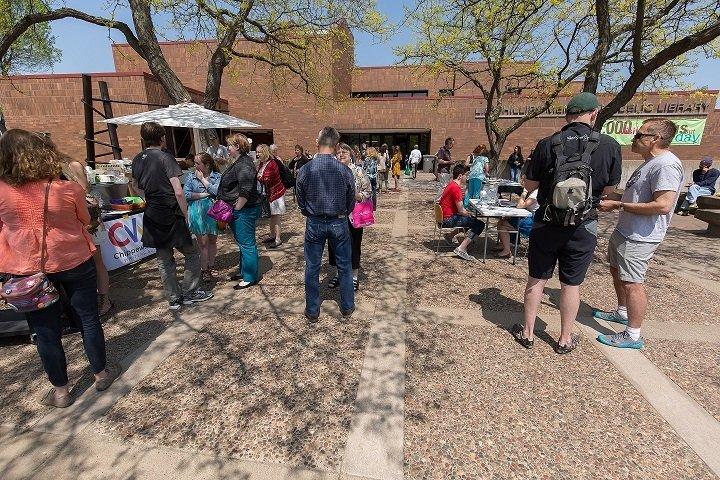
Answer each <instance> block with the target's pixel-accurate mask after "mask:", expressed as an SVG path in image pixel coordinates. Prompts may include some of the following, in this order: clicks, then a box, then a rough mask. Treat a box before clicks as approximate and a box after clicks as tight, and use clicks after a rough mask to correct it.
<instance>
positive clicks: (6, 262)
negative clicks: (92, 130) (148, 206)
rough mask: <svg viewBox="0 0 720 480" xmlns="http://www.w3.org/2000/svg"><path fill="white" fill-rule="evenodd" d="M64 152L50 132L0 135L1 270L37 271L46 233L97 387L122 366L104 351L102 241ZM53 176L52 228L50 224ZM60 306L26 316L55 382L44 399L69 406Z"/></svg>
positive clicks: (51, 268)
mask: <svg viewBox="0 0 720 480" xmlns="http://www.w3.org/2000/svg"><path fill="white" fill-rule="evenodd" d="M64 158H65V157H64V155H63V154H61V153H60V152H59V151H58V150H57V149H56V148H55V145H53V143H52V142H51V141H50V140H49V139H47V138H45V137H42V136H40V135H37V134H34V133H30V132H26V131H25V130H20V129H13V130H8V131H7V132H6V133H5V134H4V135H3V136H2V137H0V272H3V273H9V274H12V275H16V276H23V275H31V274H33V273H38V272H39V271H40V268H41V267H40V265H41V248H42V239H43V235H45V239H46V240H45V243H46V251H45V253H44V256H45V260H46V262H45V273H46V274H47V276H48V278H49V279H50V281H52V282H53V283H55V284H56V285H59V286H61V287H62V288H63V289H64V291H65V293H66V294H67V297H68V299H69V301H70V304H71V305H72V308H73V311H74V313H75V314H76V315H77V317H78V318H79V319H80V321H81V328H82V334H83V345H84V347H85V354H86V355H87V358H88V360H89V361H90V365H91V366H92V370H93V373H94V374H95V387H96V388H97V390H105V389H106V388H108V387H109V386H110V384H111V383H112V382H113V380H114V379H115V378H116V377H117V375H118V374H119V369H118V368H117V367H116V366H114V365H113V366H111V365H108V364H107V362H106V357H105V337H104V334H103V329H102V325H101V324H100V319H99V317H98V302H97V300H98V299H97V290H96V282H97V278H96V277H97V275H96V271H95V262H94V261H93V252H94V251H95V245H93V242H92V238H91V237H90V235H89V234H88V233H87V231H86V230H85V227H86V226H87V225H88V224H89V223H90V214H89V213H88V209H87V205H86V203H85V192H84V190H83V189H82V187H81V186H80V185H78V184H77V183H75V182H69V181H65V180H59V179H58V177H59V175H60V173H61V170H62V163H63V159H64ZM48 183H49V184H50V191H49V197H48V213H47V227H46V228H45V229H43V205H44V203H45V191H46V187H47V186H48ZM43 230H45V231H43ZM60 308H61V307H60V305H59V302H58V303H55V304H53V305H51V306H49V307H46V308H44V309H42V310H37V311H34V312H28V313H26V314H25V315H26V318H27V321H28V324H29V325H30V328H32V330H33V331H34V332H35V334H36V336H37V350H38V353H39V355H40V360H41V361H42V364H43V368H44V369H45V373H47V375H48V378H49V379H50V383H52V385H53V387H54V388H51V389H50V390H49V391H48V393H47V394H46V395H45V396H44V397H43V398H42V399H41V400H40V401H41V403H43V404H44V405H49V406H54V407H61V408H62V407H67V406H68V405H70V404H71V403H72V401H73V400H72V398H71V397H70V392H69V390H68V376H67V364H66V359H65V351H64V350H63V346H62V342H61V334H62V325H61V322H60Z"/></svg>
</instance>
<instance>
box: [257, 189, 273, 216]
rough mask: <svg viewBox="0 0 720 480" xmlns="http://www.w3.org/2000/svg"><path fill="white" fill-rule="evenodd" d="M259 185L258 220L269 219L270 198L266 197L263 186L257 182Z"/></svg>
mask: <svg viewBox="0 0 720 480" xmlns="http://www.w3.org/2000/svg"><path fill="white" fill-rule="evenodd" d="M258 184H259V185H260V190H259V193H260V218H270V197H268V194H267V191H266V190H265V185H263V184H262V183H260V182H258Z"/></svg>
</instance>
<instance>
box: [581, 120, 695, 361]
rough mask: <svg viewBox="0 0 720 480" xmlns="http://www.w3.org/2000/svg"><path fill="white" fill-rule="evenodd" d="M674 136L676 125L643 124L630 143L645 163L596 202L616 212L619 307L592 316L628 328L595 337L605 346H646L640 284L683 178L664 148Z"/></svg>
mask: <svg viewBox="0 0 720 480" xmlns="http://www.w3.org/2000/svg"><path fill="white" fill-rule="evenodd" d="M676 133H677V126H676V125H675V124H674V123H673V122H671V121H670V120H666V119H662V118H655V119H648V120H645V122H643V124H642V126H640V128H639V129H638V131H637V133H636V134H635V137H634V138H633V144H632V151H633V152H635V153H639V154H640V155H642V157H643V158H644V159H645V163H643V164H642V165H640V167H638V168H637V170H635V171H634V172H633V174H632V175H631V176H630V179H629V180H628V181H627V184H626V185H625V192H624V193H623V195H622V197H620V198H606V199H603V200H601V201H600V206H599V210H600V211H603V212H610V211H613V210H618V209H619V210H620V218H619V220H618V223H617V226H616V227H615V231H614V232H613V234H612V236H611V237H610V245H609V246H608V262H609V263H610V273H611V274H612V276H613V284H614V286H615V293H616V294H617V298H618V307H617V309H616V310H615V311H613V312H604V311H600V310H595V311H593V315H594V316H595V317H596V318H599V319H601V320H607V321H610V322H616V323H621V324H623V325H627V327H626V329H625V331H623V332H620V333H617V334H615V335H599V336H598V338H597V339H598V341H599V342H600V343H604V344H605V345H610V346H612V347H618V348H636V349H640V348H642V347H643V345H644V343H645V342H644V340H643V338H642V337H641V336H640V327H641V325H642V321H643V317H644V316H645V311H646V309H647V294H646V293H645V287H644V286H643V282H644V281H645V274H646V272H647V268H648V264H649V263H650V259H652V257H653V254H654V252H655V249H656V248H657V247H658V245H659V244H660V242H661V241H662V240H663V238H665V233H666V232H667V229H668V225H669V224H670V219H671V218H672V213H673V209H674V207H675V204H676V202H677V197H678V194H679V193H680V187H681V186H682V180H683V169H682V164H681V163H680V160H679V159H678V158H677V157H676V156H675V154H673V153H672V152H671V151H670V150H668V147H669V146H670V142H672V139H673V138H674V137H675V134H676ZM618 197H619V196H618Z"/></svg>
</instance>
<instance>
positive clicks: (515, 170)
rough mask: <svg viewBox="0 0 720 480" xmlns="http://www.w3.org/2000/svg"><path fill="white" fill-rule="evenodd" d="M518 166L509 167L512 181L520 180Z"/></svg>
mask: <svg viewBox="0 0 720 480" xmlns="http://www.w3.org/2000/svg"><path fill="white" fill-rule="evenodd" d="M520 170H521V168H520V167H510V180H512V181H513V182H519V181H520Z"/></svg>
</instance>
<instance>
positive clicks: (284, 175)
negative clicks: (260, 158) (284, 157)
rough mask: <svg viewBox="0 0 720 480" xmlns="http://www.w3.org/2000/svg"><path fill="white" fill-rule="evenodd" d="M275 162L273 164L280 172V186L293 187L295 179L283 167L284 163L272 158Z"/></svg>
mask: <svg viewBox="0 0 720 480" xmlns="http://www.w3.org/2000/svg"><path fill="white" fill-rule="evenodd" d="M273 160H275V164H276V165H277V166H278V169H279V170H280V180H281V181H282V184H283V185H285V188H292V187H294V186H295V177H294V176H293V174H292V172H291V171H290V169H289V168H288V167H287V165H285V163H283V162H281V161H280V160H278V159H277V158H273Z"/></svg>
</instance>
